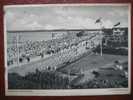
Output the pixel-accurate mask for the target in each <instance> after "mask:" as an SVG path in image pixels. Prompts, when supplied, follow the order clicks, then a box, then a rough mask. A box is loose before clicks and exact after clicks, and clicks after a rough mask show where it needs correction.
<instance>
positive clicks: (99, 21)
mask: <svg viewBox="0 0 133 100" xmlns="http://www.w3.org/2000/svg"><path fill="white" fill-rule="evenodd" d="M98 23H99V24H100V38H101V41H100V55H101V56H103V47H102V21H101V18H99V19H97V20H96V22H95V24H98Z"/></svg>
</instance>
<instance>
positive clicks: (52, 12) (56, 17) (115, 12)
mask: <svg viewBox="0 0 133 100" xmlns="http://www.w3.org/2000/svg"><path fill="white" fill-rule="evenodd" d="M4 10H5V18H6V29H7V30H43V29H44V30H45V29H48V30H50V29H99V28H101V27H105V28H112V27H113V25H115V24H116V23H118V22H120V23H121V24H120V27H127V26H128V10H129V9H128V6H126V5H122V6H118V5H115V6H110V5H106V6H105V5H104V6H83V5H80V6H74V5H68V6H32V7H5V9H4ZM98 18H101V22H102V26H101V25H100V24H99V23H97V24H96V23H95V21H96V20H97V19H98Z"/></svg>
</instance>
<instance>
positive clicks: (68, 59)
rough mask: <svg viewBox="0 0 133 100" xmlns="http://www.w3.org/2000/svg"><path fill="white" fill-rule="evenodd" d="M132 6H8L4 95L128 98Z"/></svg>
mask: <svg viewBox="0 0 133 100" xmlns="http://www.w3.org/2000/svg"><path fill="white" fill-rule="evenodd" d="M130 13H131V8H130V4H41V5H6V6H4V43H5V44H4V46H5V48H4V49H5V50H4V51H5V53H4V55H5V92H6V95H11V96H72V95H73V96H77V95H114V94H130V89H131V86H130V85H131V22H130V20H131V15H130Z"/></svg>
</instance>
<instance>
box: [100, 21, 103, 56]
mask: <svg viewBox="0 0 133 100" xmlns="http://www.w3.org/2000/svg"><path fill="white" fill-rule="evenodd" d="M100 26H101V31H100V36H101V42H100V48H101V50H100V51H101V52H100V54H101V56H103V46H102V23H101V22H100Z"/></svg>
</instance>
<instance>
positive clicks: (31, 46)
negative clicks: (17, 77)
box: [7, 34, 96, 65]
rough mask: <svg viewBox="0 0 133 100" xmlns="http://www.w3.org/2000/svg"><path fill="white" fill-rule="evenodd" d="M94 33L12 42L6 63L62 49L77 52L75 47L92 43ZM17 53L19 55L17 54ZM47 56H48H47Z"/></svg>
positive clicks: (20, 61) (49, 53) (50, 53)
mask: <svg viewBox="0 0 133 100" xmlns="http://www.w3.org/2000/svg"><path fill="white" fill-rule="evenodd" d="M95 36H96V34H92V35H90V34H89V35H84V36H82V37H77V36H76V34H72V35H71V34H69V35H67V36H65V37H63V38H57V39H52V40H47V41H45V40H40V41H39V40H37V41H30V40H28V41H25V42H24V43H22V45H20V46H17V44H14V45H13V46H10V47H8V48H7V56H8V62H7V63H8V65H12V64H14V63H17V60H16V59H19V63H22V62H23V61H24V59H26V60H27V61H28V62H29V61H30V59H32V58H33V57H37V56H40V57H41V58H44V57H45V55H49V56H50V55H53V54H57V53H59V52H63V51H65V50H66V51H69V50H74V48H75V52H77V48H78V46H79V45H84V47H85V46H88V47H90V46H92V44H93V45H94V43H93V41H92V40H91V39H92V38H93V37H95ZM18 54H19V55H18ZM47 57H48V56H47Z"/></svg>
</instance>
